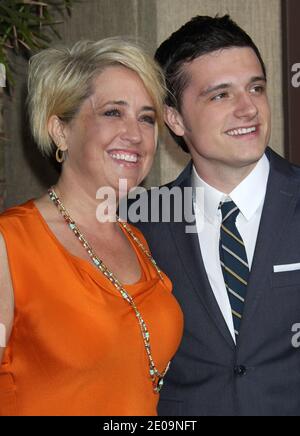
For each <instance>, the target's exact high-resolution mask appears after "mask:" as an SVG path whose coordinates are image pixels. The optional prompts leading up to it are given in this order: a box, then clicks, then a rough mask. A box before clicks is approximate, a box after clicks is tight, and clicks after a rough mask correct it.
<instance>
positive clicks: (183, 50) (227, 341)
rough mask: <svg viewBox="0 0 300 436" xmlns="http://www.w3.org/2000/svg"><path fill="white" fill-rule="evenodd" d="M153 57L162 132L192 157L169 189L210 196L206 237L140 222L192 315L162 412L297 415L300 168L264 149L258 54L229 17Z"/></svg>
mask: <svg viewBox="0 0 300 436" xmlns="http://www.w3.org/2000/svg"><path fill="white" fill-rule="evenodd" d="M156 59H157V60H158V62H159V63H160V65H161V66H162V67H163V69H164V71H165V74H166V78H167V83H168V88H169V91H170V94H169V97H168V99H167V101H166V109H165V120H166V124H167V125H168V127H169V129H170V131H171V133H172V135H173V136H174V137H175V139H176V141H177V142H178V144H179V145H180V146H181V147H182V148H183V149H184V150H185V151H187V152H189V153H190V154H191V157H192V161H191V163H190V164H189V165H188V167H187V168H186V169H185V170H184V171H183V173H182V174H181V175H180V176H179V178H178V179H177V180H176V181H174V182H173V183H171V184H170V185H169V187H170V188H172V187H175V186H178V187H180V188H181V190H182V192H184V188H185V187H194V188H195V187H201V188H203V192H204V208H202V207H201V206H200V204H197V200H195V202H194V210H195V216H196V225H197V229H198V233H192V234H190V233H186V231H185V230H186V223H185V222H181V223H179V222H175V221H173V222H170V223H163V222H159V223H144V224H140V228H141V229H142V231H143V232H144V234H145V236H146V239H147V241H148V242H149V245H150V248H151V251H152V254H153V257H154V258H155V259H156V260H157V263H158V265H159V266H160V267H161V268H162V269H163V270H164V271H165V272H166V273H167V274H168V275H169V277H170V278H171V280H172V281H173V284H174V293H175V295H176V297H177V299H178V301H179V302H180V304H181V307H182V309H183V311H184V314H185V334H184V338H183V341H182V344H181V348H180V350H179V352H178V354H177V355H176V357H175V358H174V360H173V362H172V365H171V369H170V371H169V374H168V375H167V377H166V380H165V386H164V387H163V389H162V393H161V401H160V406H159V412H160V414H161V415H198V416H199V415H200V416H201V415H235V416H239V415H300V349H299V348H297V346H295V344H297V341H295V340H294V338H295V334H297V325H298V326H299V323H300V202H299V188H300V170H299V169H298V168H296V167H294V166H292V165H290V164H289V163H288V162H287V161H286V160H284V159H282V158H281V157H279V156H278V155H277V154H275V153H274V152H273V151H272V150H271V149H270V148H267V146H268V143H269V139H270V130H271V121H270V119H271V117H270V107H269V103H268V97H267V77H266V69H265V66H264V63H263V61H262V58H261V55H260V53H259V51H258V49H257V47H256V46H255V45H254V43H253V41H252V40H251V38H250V37H249V36H248V35H247V34H246V33H245V32H244V31H243V30H242V29H241V28H239V27H238V26H237V25H236V24H235V23H234V22H233V21H232V20H231V19H230V17H229V16H224V17H221V18H211V17H201V16H199V17H195V18H194V19H192V20H191V21H190V22H188V23H187V24H185V25H184V26H183V27H182V28H181V29H179V30H178V31H177V32H175V33H174V34H173V35H172V36H171V37H170V38H169V39H168V40H167V41H165V42H164V43H163V44H162V45H161V46H160V48H159V49H158V50H157V53H156Z"/></svg>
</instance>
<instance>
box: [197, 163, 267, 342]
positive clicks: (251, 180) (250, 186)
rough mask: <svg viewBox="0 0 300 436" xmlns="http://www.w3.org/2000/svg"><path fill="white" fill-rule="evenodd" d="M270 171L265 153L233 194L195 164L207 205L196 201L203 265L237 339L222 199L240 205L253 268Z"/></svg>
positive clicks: (239, 219) (240, 224)
mask: <svg viewBox="0 0 300 436" xmlns="http://www.w3.org/2000/svg"><path fill="white" fill-rule="evenodd" d="M269 172H270V163H269V160H268V158H267V157H266V155H264V156H263V157H262V158H261V159H260V161H259V162H258V164H257V165H256V167H255V168H254V170H253V171H252V172H251V173H250V174H249V176H248V177H247V178H246V179H244V180H243V181H242V183H240V184H239V185H238V186H237V187H236V188H235V189H234V190H233V191H232V192H231V194H229V195H226V194H224V193H222V192H220V191H218V190H217V189H215V188H213V187H212V186H209V185H208V184H207V183H205V182H204V181H203V180H202V179H201V178H200V177H199V175H198V174H197V171H196V169H195V167H193V172H192V186H193V188H197V187H200V188H202V189H203V191H202V192H203V193H204V209H203V208H200V205H199V204H197V201H196V203H195V204H194V208H195V214H196V225H197V231H198V237H199V244H200V249H201V253H202V257H203V261H204V266H205V269H206V273H207V276H208V279H209V282H210V285H211V288H212V290H213V293H214V295H215V298H216V300H217V302H218V305H219V307H220V310H221V312H222V314H223V316H224V319H225V321H226V324H227V326H228V328H229V330H230V333H231V335H232V338H233V340H234V341H235V340H236V339H235V333H234V326H233V319H232V313H231V306H230V301H229V297H228V293H227V290H226V287H225V283H224V277H223V273H222V269H221V264H220V255H219V241H220V227H221V221H222V213H221V210H220V209H219V205H220V203H221V202H224V201H231V200H232V201H234V203H235V204H236V205H237V207H238V208H239V210H240V213H239V215H238V217H237V221H236V226H237V229H238V231H239V233H240V235H241V237H242V238H243V241H244V244H245V249H246V253H247V258H248V262H249V268H250V269H251V266H252V262H253V256H254V251H255V246H256V240H257V235H258V230H259V225H260V220H261V214H262V210H263V205H264V200H265V196H266V190H267V183H268V178H269ZM202 204H203V203H202Z"/></svg>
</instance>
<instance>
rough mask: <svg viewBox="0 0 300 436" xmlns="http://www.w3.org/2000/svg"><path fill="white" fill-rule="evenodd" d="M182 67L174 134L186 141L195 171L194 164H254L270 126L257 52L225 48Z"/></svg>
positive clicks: (237, 166)
mask: <svg viewBox="0 0 300 436" xmlns="http://www.w3.org/2000/svg"><path fill="white" fill-rule="evenodd" d="M184 68H185V72H186V73H187V74H188V76H189V84H188V86H187V88H186V89H185V90H184V92H183V96H182V101H181V110H180V114H179V113H177V121H178V123H177V125H176V126H175V133H176V134H177V135H179V136H183V138H184V139H185V142H186V143H187V145H188V147H189V150H190V153H191V155H192V158H193V160H194V163H195V165H196V168H197V166H198V165H197V163H199V167H200V168H201V165H202V167H203V165H204V164H209V163H211V164H212V165H213V166H214V167H216V166H219V165H221V166H224V167H225V166H226V167H230V168H233V169H234V168H242V167H247V166H251V165H253V164H255V163H256V162H257V161H258V160H259V159H260V158H261V157H262V155H263V154H264V152H265V149H266V146H267V144H268V142H269V139H270V125H271V121H270V119H271V116H270V107H269V102H268V98H267V93H266V80H265V77H264V74H263V71H262V67H261V64H260V62H259V60H258V58H257V56H256V54H255V52H254V51H253V50H252V49H251V48H230V49H224V50H220V51H216V52H213V53H210V54H207V55H204V56H201V57H199V58H197V59H195V60H193V61H192V62H190V63H188V64H186V65H185V66H184ZM167 122H168V117H167ZM168 124H169V126H170V127H171V128H172V129H173V130H174V124H172V125H171V124H170V123H169V122H168Z"/></svg>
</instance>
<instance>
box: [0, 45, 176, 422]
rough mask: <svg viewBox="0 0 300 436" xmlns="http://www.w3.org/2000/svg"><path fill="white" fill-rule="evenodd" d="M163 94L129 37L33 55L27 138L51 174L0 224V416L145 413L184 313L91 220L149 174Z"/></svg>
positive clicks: (119, 232)
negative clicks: (55, 173)
mask: <svg viewBox="0 0 300 436" xmlns="http://www.w3.org/2000/svg"><path fill="white" fill-rule="evenodd" d="M163 94H164V83H163V78H162V75H161V73H160V71H159V69H158V67H157V66H156V65H155V64H154V63H153V61H152V60H151V58H150V57H148V56H147V55H146V54H144V53H143V52H142V51H141V50H140V49H139V48H138V47H137V46H135V44H133V43H131V42H129V41H122V40H120V39H118V38H109V39H106V40H103V41H100V42H79V43H77V44H76V45H75V46H74V47H73V48H72V49H71V50H67V49H47V50H44V51H43V52H41V53H40V54H38V55H36V56H34V57H33V58H32V60H31V63H30V68H29V111H30V116H31V126H32V131H33V135H34V137H35V139H36V141H37V143H38V145H39V148H40V149H41V151H42V152H43V153H46V154H50V153H51V152H52V150H54V149H56V159H57V160H58V161H59V162H61V164H62V171H61V175H60V177H59V180H58V182H57V184H56V186H54V187H52V188H50V189H49V191H48V193H46V194H45V195H44V196H43V197H42V198H40V199H38V200H35V201H29V202H27V203H26V204H24V205H22V206H19V207H15V208H12V209H10V210H8V211H7V212H5V213H4V214H3V215H2V216H1V217H0V232H1V235H2V237H1V244H0V254H1V257H0V262H1V264H0V270H1V277H0V301H1V305H0V321H1V323H2V325H4V326H5V328H6V336H7V347H6V349H5V350H4V349H3V348H0V350H1V352H0V353H1V354H0V361H2V364H1V369H0V414H2V415H155V414H156V406H157V402H158V393H159V390H160V388H161V386H162V380H163V377H164V375H165V373H166V371H167V369H168V362H169V360H170V359H171V358H172V356H173V355H174V353H175V351H176V349H177V347H178V345H179V342H180V339H181V334H182V314H181V311H180V309H179V307H178V305H177V303H176V301H175V299H174V298H173V297H172V295H171V292H170V291H171V283H170V281H169V279H168V278H167V277H166V276H165V275H164V274H163V273H162V272H161V271H160V270H159V269H158V267H157V266H156V264H155V262H154V261H153V259H152V258H151V255H150V253H149V252H148V247H147V244H146V242H145V240H144V238H143V236H142V235H141V234H140V233H139V232H138V230H137V229H135V228H133V227H132V226H129V225H126V224H124V225H123V224H122V223H121V222H118V220H117V219H115V220H112V219H110V220H109V221H106V222H100V221H99V219H98V218H99V214H98V212H97V209H98V207H99V200H97V198H96V197H97V195H96V193H97V192H98V190H99V188H109V189H113V192H114V193H115V194H116V197H117V200H119V192H118V187H119V181H120V179H125V180H126V183H127V189H131V188H132V187H134V186H136V185H138V184H139V183H140V182H141V181H142V180H143V179H144V178H145V176H146V175H147V174H148V172H149V170H150V167H151V164H152V162H153V157H154V153H155V149H156V143H157V131H158V129H159V128H160V127H161V126H162V124H163V122H162V100H163ZM122 195H126V192H122ZM110 218H111V217H110Z"/></svg>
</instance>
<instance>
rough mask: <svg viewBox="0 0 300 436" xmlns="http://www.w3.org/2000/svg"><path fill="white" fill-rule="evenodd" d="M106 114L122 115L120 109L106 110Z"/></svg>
mask: <svg viewBox="0 0 300 436" xmlns="http://www.w3.org/2000/svg"><path fill="white" fill-rule="evenodd" d="M104 115H105V116H106V117H120V116H121V112H120V111H119V109H111V110H108V111H106V112H104Z"/></svg>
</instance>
